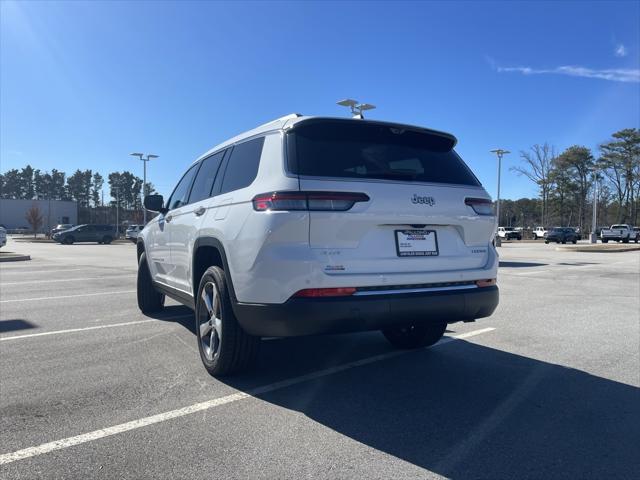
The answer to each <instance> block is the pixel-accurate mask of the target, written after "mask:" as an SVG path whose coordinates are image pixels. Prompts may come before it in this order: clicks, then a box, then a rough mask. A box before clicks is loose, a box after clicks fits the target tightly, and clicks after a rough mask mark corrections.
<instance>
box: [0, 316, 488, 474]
mask: <svg viewBox="0 0 640 480" xmlns="http://www.w3.org/2000/svg"><path fill="white" fill-rule="evenodd" d="M493 330H495V328H483V329H480V330H474V331H471V332H467V333H463V334H461V335H456V336H454V337H445V338H443V339H442V340H440V342H438V343H437V344H436V345H434V346H433V347H431V348H434V347H439V346H442V345H446V344H449V343H451V342H455V341H456V340H463V339H466V338H471V337H475V336H477V335H482V334H483V333H488V332H491V331H493ZM410 352H415V350H400V351H394V352H390V353H383V354H381V355H374V356H372V357H367V358H363V359H361V360H356V361H353V362H348V363H345V364H342V365H338V366H335V367H330V368H326V369H323V370H318V371H316V372H312V373H308V374H306V375H301V376H298V377H293V378H290V379H287V380H282V381H280V382H275V383H271V384H269V385H265V386H262V387H257V388H254V389H251V390H249V391H248V392H236V393H232V394H230V395H226V396H224V397H220V398H214V399H212V400H207V401H206V402H200V403H195V404H193V405H189V406H187V407H183V408H178V409H176V410H170V411H168V412H164V413H159V414H156V415H151V416H149V417H144V418H140V419H138V420H132V421H130V422H126V423H121V424H119V425H114V426H112V427H107V428H102V429H99V430H94V431H93V432H88V433H83V434H81V435H76V436H74V437H68V438H63V439H60V440H55V441H53V442H48V443H43V444H42V445H38V446H35V447H28V448H24V449H22V450H17V451H15V452H10V453H5V454H2V455H0V465H5V464H7V463H12V462H17V461H19V460H25V459H27V458H31V457H36V456H38V455H44V454H45V453H50V452H54V451H56V450H62V449H65V448H69V447H73V446H75V445H81V444H83V443H88V442H92V441H94V440H99V439H101V438H105V437H109V436H112V435H117V434H120V433H124V432H128V431H131V430H136V429H138V428H143V427H147V426H149V425H153V424H156V423H161V422H166V421H168V420H172V419H175V418H180V417H184V416H187V415H191V414H193V413H197V412H202V411H205V410H210V409H212V408H216V407H219V406H222V405H227V404H229V403H234V402H237V401H240V400H245V399H247V398H254V397H256V396H258V395H264V394H265V393H270V392H273V391H276V390H281V389H283V388H287V387H290V386H293V385H298V384H300V383H304V382H308V381H311V380H316V379H318V378H322V377H326V376H329V375H334V374H336V373H340V372H344V371H346V370H350V369H352V368H356V367H361V366H364V365H370V364H372V363H376V362H380V361H383V360H388V359H391V358H395V357H399V356H401V355H406V354H408V353H410Z"/></svg>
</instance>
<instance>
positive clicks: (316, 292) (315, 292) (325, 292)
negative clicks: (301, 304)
mask: <svg viewBox="0 0 640 480" xmlns="http://www.w3.org/2000/svg"><path fill="white" fill-rule="evenodd" d="M354 293H356V289H355V288H353V287H341V288H305V289H304V290H300V291H299V292H297V293H295V294H294V295H293V296H294V297H306V298H318V297H348V296H349V295H353V294H354Z"/></svg>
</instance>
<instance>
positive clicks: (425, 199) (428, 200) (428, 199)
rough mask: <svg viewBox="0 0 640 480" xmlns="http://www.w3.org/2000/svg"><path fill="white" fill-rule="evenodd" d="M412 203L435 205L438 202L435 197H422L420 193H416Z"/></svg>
mask: <svg viewBox="0 0 640 480" xmlns="http://www.w3.org/2000/svg"><path fill="white" fill-rule="evenodd" d="M411 203H415V204H418V203H421V204H423V205H429V206H430V207H433V206H434V205H435V204H436V200H435V199H434V198H433V197H421V196H420V195H417V194H415V193H414V194H413V197H411Z"/></svg>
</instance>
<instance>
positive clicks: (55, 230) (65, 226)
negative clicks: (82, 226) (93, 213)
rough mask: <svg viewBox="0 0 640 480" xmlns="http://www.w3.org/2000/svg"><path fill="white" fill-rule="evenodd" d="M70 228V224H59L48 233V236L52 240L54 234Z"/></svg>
mask: <svg viewBox="0 0 640 480" xmlns="http://www.w3.org/2000/svg"><path fill="white" fill-rule="evenodd" d="M70 228H73V224H71V223H60V224H58V225H56V226H55V227H54V228H52V229H51V232H49V236H50V237H51V238H53V236H54V235H55V234H56V233H60V232H64V231H65V230H69V229H70Z"/></svg>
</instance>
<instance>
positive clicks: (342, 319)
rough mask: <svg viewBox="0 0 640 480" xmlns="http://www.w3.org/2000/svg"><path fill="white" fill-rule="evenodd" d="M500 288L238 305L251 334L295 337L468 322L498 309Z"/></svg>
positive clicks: (235, 307) (245, 327) (245, 325)
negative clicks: (412, 325)
mask: <svg viewBox="0 0 640 480" xmlns="http://www.w3.org/2000/svg"><path fill="white" fill-rule="evenodd" d="M498 299H499V292H498V287H495V286H493V287H485V288H474V289H469V290H447V291H440V292H420V293H407V294H391V295H371V296H356V297H354V296H350V297H333V298H292V299H290V300H288V301H287V302H285V303H283V304H248V303H236V304H235V305H234V306H233V309H234V312H235V314H236V316H237V317H238V321H239V322H240V324H241V325H242V328H244V329H245V331H246V332H247V333H249V334H251V335H257V336H263V337H266V336H273V337H293V336H301V335H317V334H323V333H344V332H357V331H366V330H380V329H383V328H388V327H393V326H401V325H410V324H420V323H436V322H446V323H454V322H460V321H472V320H475V319H477V318H483V317H488V316H489V315H491V314H492V313H493V311H494V310H495V309H496V307H497V306H498Z"/></svg>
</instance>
